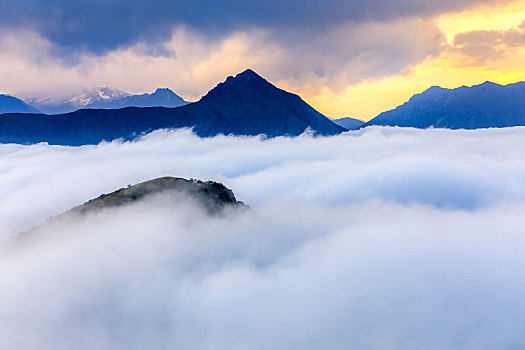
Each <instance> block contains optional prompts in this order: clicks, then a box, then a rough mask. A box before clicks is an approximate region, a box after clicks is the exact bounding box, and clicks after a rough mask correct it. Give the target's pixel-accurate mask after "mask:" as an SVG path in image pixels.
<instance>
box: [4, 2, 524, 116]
mask: <svg viewBox="0 0 525 350" xmlns="http://www.w3.org/2000/svg"><path fill="white" fill-rule="evenodd" d="M524 21H525V0H476V1H474V0H459V1H452V0H444V1H417V0H372V1H365V0H350V1H348V0H347V1H343V0H329V1H323V2H311V1H301V0H281V1H264V2H261V1H255V0H249V1H241V0H223V1H211V0H203V1H165V0H149V1H145V0H130V1H123V0H110V1H107V0H92V1H77V0H74V1H69V0H53V1H47V0H3V1H1V2H0V92H3V93H8V94H13V95H16V96H18V97H21V98H29V97H45V96H48V97H51V98H54V99H59V98H60V97H63V96H66V95H68V94H71V93H73V92H75V91H80V90H81V89H82V88H89V87H92V86H109V87H113V88H117V89H121V90H124V91H128V92H132V93H142V92H152V91H154V90H155V89H156V88H157V87H169V88H171V89H173V90H174V91H175V92H176V93H178V94H179V95H181V96H182V97H184V98H185V99H187V100H190V101H194V100H197V99H199V98H200V97H201V96H202V95H204V94H205V93H206V92H207V91H208V90H210V89H211V88H212V87H213V86H215V85H216V84H217V83H219V82H221V81H223V80H224V79H225V78H226V77H227V76H228V75H234V74H236V73H239V72H241V71H243V70H244V69H246V68H252V69H254V70H255V71H257V72H258V73H259V74H261V75H262V76H264V77H266V78H267V79H268V80H270V81H271V82H273V83H274V84H276V85H278V86H280V87H282V88H285V89H287V90H289V91H292V92H295V93H298V94H300V95H301V96H302V97H303V98H304V99H305V100H306V101H307V102H308V103H310V104H311V105H312V106H314V107H315V108H316V109H318V110H319V111H321V112H322V113H324V114H325V115H327V116H329V117H345V116H350V117H357V118H361V119H364V120H368V119H371V118H372V117H374V116H376V115H377V114H378V113H380V112H382V111H385V110H388V109H391V108H393V107H395V106H397V105H399V104H401V103H403V102H404V101H406V100H408V98H410V96H412V95H413V94H415V93H420V92H422V91H424V90H425V89H427V88H428V87H430V86H433V85H439V86H443V87H448V88H454V87H458V86H462V85H474V84H479V83H483V82H484V81H486V80H490V81H493V82H497V83H501V84H508V83H513V82H517V81H521V80H525V67H524V66H525V63H524V62H525V50H524V45H525V24H524V23H525V22H524Z"/></svg>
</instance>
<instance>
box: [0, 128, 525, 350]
mask: <svg viewBox="0 0 525 350" xmlns="http://www.w3.org/2000/svg"><path fill="white" fill-rule="evenodd" d="M524 137H525V128H520V127H516V128H508V129H486V130H476V131H462V130H459V131H452V130H438V129H435V130H433V129H429V130H415V129H399V128H379V127H372V128H367V129H365V130H361V131H356V132H350V133H345V134H342V135H339V136H335V137H322V138H315V137H312V136H310V135H303V136H301V137H298V138H294V139H292V138H286V137H281V138H275V139H265V138H262V137H228V136H219V137H214V138H205V139H201V138H197V137H196V136H194V135H193V134H192V133H191V132H190V131H189V130H182V131H157V132H154V133H152V134H149V135H147V136H145V137H143V138H142V139H141V140H139V141H136V142H125V143H120V142H113V143H106V144H100V145H97V146H83V147H61V146H48V145H46V144H38V145H32V146H21V145H0V159H1V160H0V238H1V239H2V241H4V242H9V240H10V238H11V237H13V235H14V234H16V233H18V232H23V231H26V230H28V229H30V228H32V227H34V226H37V225H39V224H40V223H42V222H44V221H45V220H46V218H47V217H49V216H53V215H57V214H60V213H62V212H64V211H65V210H67V209H69V208H71V207H73V206H75V205H78V204H80V203H82V202H84V201H86V200H88V199H91V198H94V197H97V196H98V195H100V194H101V193H108V192H111V191H113V190H116V189H118V188H121V187H125V186H126V185H128V184H134V183H137V182H140V181H144V180H149V179H152V178H155V177H160V176H166V175H170V176H179V177H185V178H198V179H201V180H214V181H219V182H222V183H224V184H225V185H226V186H228V187H230V188H232V189H233V191H234V192H235V195H236V196H237V198H238V199H240V200H242V201H245V202H246V203H247V204H249V205H250V206H251V208H252V209H253V210H252V211H248V212H247V211H238V212H237V211H233V212H231V213H229V214H228V215H227V216H225V217H210V216H208V215H206V214H204V213H203V212H202V211H200V210H199V208H197V207H195V206H194V205H192V203H187V202H179V201H176V202H173V201H170V200H169V199H168V198H165V197H162V196H160V197H156V198H153V199H151V200H149V201H145V202H141V203H139V204H136V205H132V206H128V207H125V208H120V209H111V210H106V211H104V212H101V213H98V214H92V215H89V216H88V217H86V218H84V219H82V220H78V221H73V222H70V223H69V224H67V225H66V224H56V225H51V226H48V227H47V228H45V230H44V231H45V232H40V233H39V235H38V236H37V237H35V238H34V240H33V241H32V242H31V244H30V245H28V246H27V247H25V246H24V247H16V248H14V247H12V246H10V245H8V244H7V243H4V247H3V250H4V252H3V256H2V258H0V276H2V277H1V278H2V286H3V287H2V288H1V289H0V335H1V336H0V347H1V348H3V347H6V346H8V347H10V348H19V349H34V348H39V349H70V348H76V349H93V348H97V349H117V348H122V349H124V348H125V349H144V348H159V349H164V348H166V349H167V348H170V349H172V348H188V349H190V348H191V349H235V348H238V349H288V348H302V349H319V348H326V349H348V348H358V349H443V348H447V349H474V348H475V349H493V348H506V349H510V348H520V347H523V346H524V343H525V334H524V331H523V324H524V322H525V316H524V315H523V313H522V312H520V311H521V310H522V309H523V298H522V296H523V294H524V292H525V280H524V279H523V278H522V277H521V276H522V271H523V269H524V268H525V257H524V255H523V251H524V249H525V237H523V234H524V232H525V221H523V220H522V216H523V212H524V210H525V157H524V151H523V148H522V146H521V145H522V142H523V138H524Z"/></svg>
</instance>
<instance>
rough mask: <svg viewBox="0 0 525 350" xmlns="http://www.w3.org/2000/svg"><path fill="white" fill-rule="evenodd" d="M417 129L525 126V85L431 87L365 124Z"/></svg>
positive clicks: (492, 84) (521, 83)
mask: <svg viewBox="0 0 525 350" xmlns="http://www.w3.org/2000/svg"><path fill="white" fill-rule="evenodd" d="M369 125H390V126H403V127H415V128H428V127H435V128H449V129H477V128H490V127H509V126H518V125H525V82H520V83H516V84H511V85H506V86H502V85H499V84H495V83H491V82H485V83H483V84H480V85H475V86H472V87H466V86H463V87H460V88H457V89H444V88H441V87H437V86H434V87H431V88H429V89H428V90H426V91H424V92H423V93H421V94H419V95H415V96H413V97H412V98H411V99H410V100H409V101H408V102H406V103H405V104H403V105H401V106H399V107H397V108H396V109H393V110H391V111H388V112H384V113H381V114H380V115H378V116H377V117H376V118H374V119H372V120H370V121H369V122H368V123H365V124H364V125H363V127H365V126H369Z"/></svg>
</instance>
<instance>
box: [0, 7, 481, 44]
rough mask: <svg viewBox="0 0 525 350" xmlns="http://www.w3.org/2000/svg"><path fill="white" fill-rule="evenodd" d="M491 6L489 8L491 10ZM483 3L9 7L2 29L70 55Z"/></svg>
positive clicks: (1, 14)
mask: <svg viewBox="0 0 525 350" xmlns="http://www.w3.org/2000/svg"><path fill="white" fill-rule="evenodd" d="M489 1H490V0H486V1H485V2H489ZM480 2H481V1H479V0H459V1H455V0H444V1H439V2H438V1H418V0H371V1H368V0H354V1H348V0H329V1H316V2H313V1H303V0H280V1H275V0H271V1H260V0H227V1H211V0H199V1H180V0H176V1H166V0H149V1H145V0H126V1H124V0H109V1H106V0H91V1H78V0H53V1H48V0H2V1H1V2H0V23H2V24H1V25H0V26H2V27H4V28H5V27H11V28H13V27H15V28H20V27H22V28H25V29H30V30H37V31H39V32H40V33H41V34H42V35H44V36H46V37H48V38H49V39H50V40H51V41H52V42H54V43H56V44H59V45H61V46H64V47H71V48H75V49H78V48H84V49H88V50H91V51H94V52H102V51H105V50H110V49H113V48H115V47H118V46H121V45H126V44H130V43H133V42H135V41H137V40H145V41H158V40H164V39H167V38H168V37H169V36H170V34H171V31H172V29H173V28H174V27H176V26H179V25H186V26H189V27H191V28H193V29H196V30H199V31H201V32H203V33H205V34H207V35H209V36H211V37H217V36H222V35H225V34H227V33H230V32H231V31H234V30H239V29H247V28H254V27H255V28H263V29H269V30H276V31H279V32H281V33H282V29H286V30H287V31H290V32H293V31H299V32H301V31H307V32H309V31H313V32H318V31H322V30H323V29H326V28H330V27H334V26H337V25H340V24H342V23H347V22H367V21H384V20H391V19H396V18H399V17H404V16H413V15H423V16H425V15H432V14H435V13H438V12H440V11H447V10H454V9H459V8H463V7H464V6H468V5H471V4H475V3H480Z"/></svg>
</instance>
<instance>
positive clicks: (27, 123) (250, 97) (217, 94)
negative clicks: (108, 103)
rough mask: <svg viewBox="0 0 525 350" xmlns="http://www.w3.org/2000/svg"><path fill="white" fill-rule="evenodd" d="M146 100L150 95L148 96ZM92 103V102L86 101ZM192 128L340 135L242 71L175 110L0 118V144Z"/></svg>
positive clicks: (203, 132)
mask: <svg viewBox="0 0 525 350" xmlns="http://www.w3.org/2000/svg"><path fill="white" fill-rule="evenodd" d="M150 96H151V95H150ZM90 103H92V102H90ZM183 127H190V128H193V130H194V132H195V133H196V134H197V135H199V136H213V135H217V134H226V135H228V134H233V135H260V134H264V135H267V136H268V137H275V136H283V135H289V136H297V135H299V134H301V133H303V132H305V131H307V130H311V131H312V132H313V133H314V134H316V135H335V134H339V133H341V132H344V131H346V129H345V128H343V127H341V126H339V125H337V124H335V123H333V122H332V121H331V120H330V119H328V118H327V117H325V116H324V115H322V114H321V113H319V112H317V111H316V110H315V109H313V108H312V107H311V106H310V105H308V104H307V103H306V102H304V101H303V100H302V99H301V98H300V97H299V96H297V95H294V94H291V93H289V92H286V91H284V90H281V89H279V88H277V87H275V86H274V85H272V84H271V83H269V82H268V81H266V80H265V79H263V78H262V77H260V76H259V75H257V74H256V73H255V72H254V71H252V70H250V69H248V70H246V71H244V72H243V73H240V74H238V75H237V76H235V77H228V78H227V79H226V81H225V82H223V83H220V84H219V85H217V86H216V87H215V88H214V89H212V90H211V91H210V92H208V93H207V94H206V95H205V96H204V97H202V98H201V100H200V101H198V102H195V103H190V104H187V105H184V106H181V107H176V108H164V107H149V108H136V107H128V108H122V109H113V110H111V109H82V110H78V111H76V112H72V113H67V114H59V115H31V114H3V115H0V142H2V143H22V144H31V143H38V142H48V143H50V144H61V145H84V144H96V143H99V142H101V141H103V140H106V141H110V140H114V139H125V140H131V139H134V138H136V137H137V136H139V135H141V134H143V133H146V132H150V131H153V130H156V129H160V128H183Z"/></svg>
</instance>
